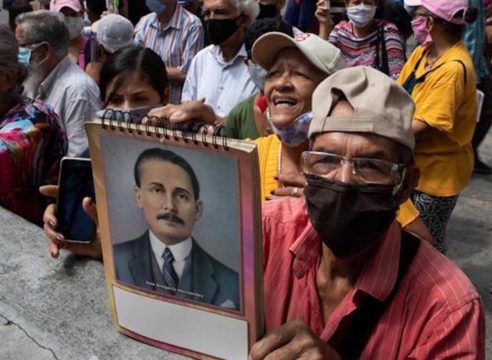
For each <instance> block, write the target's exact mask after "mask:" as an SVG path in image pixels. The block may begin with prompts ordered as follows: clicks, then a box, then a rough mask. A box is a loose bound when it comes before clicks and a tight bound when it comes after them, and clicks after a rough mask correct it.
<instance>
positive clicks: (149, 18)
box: [135, 12, 157, 29]
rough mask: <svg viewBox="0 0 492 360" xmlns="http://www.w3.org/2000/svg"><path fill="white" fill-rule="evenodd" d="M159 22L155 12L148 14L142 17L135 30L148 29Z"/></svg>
mask: <svg viewBox="0 0 492 360" xmlns="http://www.w3.org/2000/svg"><path fill="white" fill-rule="evenodd" d="M155 21H157V15H156V14H155V13H153V12H151V13H148V14H147V15H145V16H142V17H141V18H140V20H139V21H138V23H137V25H135V28H139V29H140V28H142V27H147V26H149V24H151V23H153V22H155Z"/></svg>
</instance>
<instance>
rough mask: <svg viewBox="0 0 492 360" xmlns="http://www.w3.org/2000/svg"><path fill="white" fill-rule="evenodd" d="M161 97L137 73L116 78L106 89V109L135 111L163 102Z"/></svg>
mask: <svg viewBox="0 0 492 360" xmlns="http://www.w3.org/2000/svg"><path fill="white" fill-rule="evenodd" d="M161 96H163V95H162V94H159V93H158V92H157V91H156V90H155V89H154V88H153V87H152V86H151V85H150V84H149V83H148V82H147V81H145V80H142V79H141V78H140V76H138V74H137V73H135V72H133V73H131V74H130V75H128V74H123V75H120V76H117V77H115V78H114V79H113V80H112V81H111V82H110V83H109V85H108V87H107V88H106V99H104V103H105V104H106V106H105V108H108V109H133V108H138V107H143V106H149V105H157V104H160V103H161V102H162V99H161Z"/></svg>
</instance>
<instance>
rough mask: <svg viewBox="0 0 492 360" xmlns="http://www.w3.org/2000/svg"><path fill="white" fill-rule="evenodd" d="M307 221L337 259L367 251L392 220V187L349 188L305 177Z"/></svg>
mask: <svg viewBox="0 0 492 360" xmlns="http://www.w3.org/2000/svg"><path fill="white" fill-rule="evenodd" d="M306 180H307V183H308V185H307V187H306V189H305V190H304V195H305V196H306V203H307V208H308V213H309V218H310V219H311V223H312V224H313V227H314V228H315V229H316V231H317V232H318V235H319V237H320V238H321V240H322V241H323V242H324V243H325V244H326V246H328V247H329V248H330V250H331V251H332V252H333V254H335V255H336V256H337V257H340V258H344V257H347V256H350V255H354V254H357V253H359V252H361V251H362V250H365V249H367V248H369V247H370V246H371V245H372V244H374V243H375V242H376V241H378V240H379V239H380V237H381V236H382V235H383V234H384V232H385V231H386V230H387V229H388V227H389V226H390V225H391V223H392V222H393V220H394V219H395V216H396V210H397V209H398V204H397V202H396V199H395V196H394V195H393V189H394V186H393V185H375V184H371V185H353V184H346V183H342V182H338V181H333V180H327V179H324V178H320V177H318V176H313V175H308V174H306Z"/></svg>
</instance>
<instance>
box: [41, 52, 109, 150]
mask: <svg viewBox="0 0 492 360" xmlns="http://www.w3.org/2000/svg"><path fill="white" fill-rule="evenodd" d="M35 95H36V96H37V97H38V98H40V99H41V100H44V101H45V102H46V103H48V104H50V105H51V106H53V108H54V109H55V111H56V113H57V114H58V115H59V116H60V119H61V121H62V124H63V126H64V127H65V130H66V132H67V137H68V155H69V156H78V155H80V154H82V153H83V152H84V151H85V150H86V149H87V147H88V142H87V135H86V133H85V129H84V122H86V121H88V120H92V119H93V118H94V115H95V113H96V111H97V110H99V109H100V108H101V104H100V99H99V88H98V87H97V85H96V83H95V82H94V81H93V80H92V79H91V78H90V77H89V76H88V75H87V74H86V73H85V72H84V71H82V69H81V68H80V67H78V66H77V65H75V64H74V63H72V62H71V61H70V60H69V59H68V57H65V58H64V59H63V60H62V61H60V62H59V63H58V65H57V66H56V67H55V68H54V69H53V71H51V73H50V74H49V75H48V76H47V77H46V78H45V79H44V80H43V82H42V83H41V85H40V86H39V88H38V91H37V94H35Z"/></svg>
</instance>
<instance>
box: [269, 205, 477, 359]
mask: <svg viewBox="0 0 492 360" xmlns="http://www.w3.org/2000/svg"><path fill="white" fill-rule="evenodd" d="M262 226H263V268H264V301H265V321H266V331H271V330H273V329H275V328H277V327H279V326H280V325H282V324H284V323H286V322H288V321H292V320H302V321H304V322H305V323H306V324H307V325H308V326H309V327H310V329H311V330H312V331H313V333H314V334H316V335H317V336H319V337H320V338H321V340H322V341H324V342H326V343H330V344H331V343H332V342H333V341H334V339H340V337H341V336H350V334H344V333H343V329H344V328H345V327H344V326H340V325H341V323H342V321H344V320H346V319H347V317H348V316H350V315H351V313H353V312H354V310H356V309H357V307H358V305H359V304H360V301H358V300H360V296H366V294H367V295H368V296H371V297H374V298H376V299H377V300H379V301H384V299H386V298H387V297H388V295H389V294H390V293H391V291H392V289H393V287H394V284H395V281H396V278H397V273H398V267H399V253H400V245H401V243H400V241H401V240H400V234H401V229H400V226H399V225H398V224H397V223H396V222H394V223H393V224H392V225H391V226H390V228H389V229H388V231H387V233H386V234H385V236H384V239H383V240H382V242H381V244H380V246H379V248H378V249H377V250H376V252H375V253H374V255H373V256H372V258H370V259H369V261H368V262H367V263H366V264H365V265H363V267H362V269H361V273H360V275H359V277H358V279H357V280H356V282H355V284H354V286H353V288H352V289H351V290H350V291H349V292H348V294H347V295H346V296H345V298H344V299H343V300H342V301H341V302H340V304H338V306H337V307H336V308H335V309H334V310H333V312H332V313H331V314H330V315H329V317H328V319H327V321H326V322H325V320H324V316H323V311H322V309H321V306H320V300H319V295H318V291H317V286H316V272H317V269H318V265H319V263H320V260H321V259H320V257H321V256H320V253H321V244H322V242H321V241H320V239H319V237H318V235H317V234H316V232H315V230H314V229H313V227H312V225H311V222H310V220H309V216H308V214H307V211H306V208H305V202H304V201H303V200H301V199H293V198H289V199H281V200H274V201H270V202H264V203H263V220H262ZM484 353H485V319H484V313H483V309H482V305H481V300H480V297H479V295H478V293H477V291H476V290H475V288H474V287H473V285H472V284H471V283H470V281H469V280H468V278H467V277H466V276H465V274H463V272H462V271H461V270H460V269H459V268H458V267H457V266H456V265H455V264H454V263H453V262H451V260H450V259H448V258H447V257H445V256H444V255H442V254H440V253H439V252H438V251H436V250H435V249H434V248H433V247H432V246H431V245H429V244H428V243H427V242H425V241H423V242H421V245H420V248H419V250H418V252H417V254H416V256H415V258H414V260H413V262H412V263H411V265H410V267H409V269H408V272H407V273H406V276H405V277H404V278H403V279H402V281H401V283H400V285H399V288H398V290H397V292H396V295H395V297H394V299H393V301H392V302H391V304H390V305H389V306H388V308H387V309H386V311H385V313H384V314H383V315H382V317H381V318H380V320H379V322H378V324H377V325H376V327H375V329H374V330H373V332H372V335H371V336H370V338H369V341H368V343H367V345H366V347H365V349H364V351H363V352H362V354H361V358H360V359H363V360H365V359H367V360H369V359H389V360H390V359H484V357H485V354H484Z"/></svg>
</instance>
